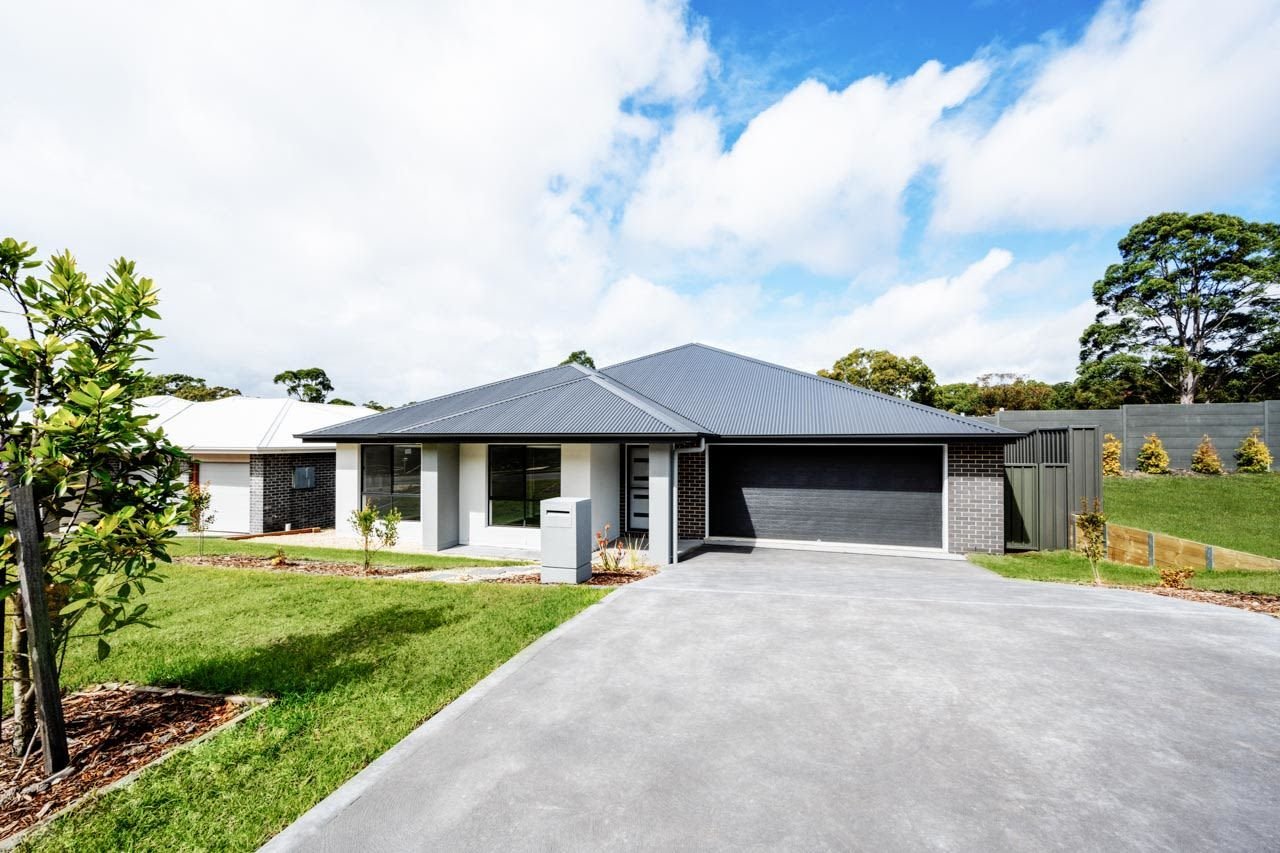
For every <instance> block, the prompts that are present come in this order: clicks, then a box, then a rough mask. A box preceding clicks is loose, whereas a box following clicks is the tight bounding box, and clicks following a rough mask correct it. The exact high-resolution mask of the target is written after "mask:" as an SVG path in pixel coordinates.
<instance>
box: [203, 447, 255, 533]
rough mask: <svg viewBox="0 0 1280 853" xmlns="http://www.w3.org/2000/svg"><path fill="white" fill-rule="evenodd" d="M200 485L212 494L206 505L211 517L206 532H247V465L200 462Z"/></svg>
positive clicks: (240, 463) (242, 463) (243, 463)
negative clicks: (211, 514)
mask: <svg viewBox="0 0 1280 853" xmlns="http://www.w3.org/2000/svg"><path fill="white" fill-rule="evenodd" d="M200 485H202V486H204V487H205V488H206V489H208V490H209V491H210V492H212V493H213V499H212V500H211V501H210V502H209V510H210V512H212V513H213V516H214V518H213V523H212V524H210V525H209V529H210V530H216V531H218V532H220V533H248V532H249V463H248V462H201V463H200Z"/></svg>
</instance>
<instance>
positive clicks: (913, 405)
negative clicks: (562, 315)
mask: <svg viewBox="0 0 1280 853" xmlns="http://www.w3.org/2000/svg"><path fill="white" fill-rule="evenodd" d="M685 347H700V348H701V349H705V350H711V351H712V352H718V353H720V354H721V355H727V356H732V357H733V358H740V359H742V360H743V361H751V362H754V363H756V364H759V365H762V366H764V367H771V368H773V369H774V370H781V371H783V372H786V373H794V374H795V375H797V376H802V377H804V378H806V379H815V380H817V381H818V382H829V383H831V384H832V385H835V386H837V387H839V388H844V389H845V390H847V391H852V392H854V393H855V394H858V393H860V394H866V395H868V396H871V397H879V398H880V399H883V400H887V401H889V402H893V403H897V404H898V405H900V406H905V407H906V408H909V409H915V410H917V411H925V412H928V413H930V414H932V415H938V416H940V417H943V418H946V419H948V420H951V421H955V422H956V423H962V424H966V425H976V426H979V427H980V428H983V429H987V430H989V431H990V432H992V433H994V434H997V435H999V434H1001V433H1005V432H1016V430H1009V429H1006V428H1005V427H1001V426H998V425H993V424H987V423H977V422H975V421H974V420H973V419H972V418H966V417H963V416H961V415H956V414H952V413H951V412H947V411H943V410H942V409H939V408H938V407H936V406H928V405H925V404H924V403H917V402H915V401H914V400H904V399H902V398H901V397H895V396H893V395H892V394H885V393H883V392H880V391H873V390H872V389H870V388H864V387H863V386H861V385H854V384H852V383H849V382H841V381H840V380H838V379H829V378H827V377H826V376H819V375H818V374H816V373H809V372H807V371H804V370H799V369H797V368H795V367H788V366H786V365H785V364H776V363H774V362H772V361H765V360H764V359H762V358H756V357H754V356H750V355H743V354H742V353H740V352H733V351H732V350H727V349H721V348H720V347H713V346H711V345H710V344H704V343H699V342H697V341H692V342H690V343H687V344H683V345H681V346H678V347H672V348H671V349H668V350H663V351H662V352H655V353H653V355H662V354H663V353H666V352H672V351H673V350H677V349H684V348H685ZM649 357H650V356H641V358H649ZM640 360H641V359H632V361H640ZM627 363H629V362H622V364H627ZM618 366H620V365H610V366H609V368H605V369H606V370H608V369H610V368H613V367H618Z"/></svg>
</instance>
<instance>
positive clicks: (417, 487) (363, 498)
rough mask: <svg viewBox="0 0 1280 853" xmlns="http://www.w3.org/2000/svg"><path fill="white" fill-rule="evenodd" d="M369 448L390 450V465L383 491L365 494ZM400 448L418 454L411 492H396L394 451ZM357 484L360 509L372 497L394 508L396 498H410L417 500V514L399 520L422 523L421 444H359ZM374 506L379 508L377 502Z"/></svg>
mask: <svg viewBox="0 0 1280 853" xmlns="http://www.w3.org/2000/svg"><path fill="white" fill-rule="evenodd" d="M371 447H389V448H391V465H390V467H389V469H388V471H387V477H388V485H387V489H386V490H385V491H382V490H378V491H374V492H367V491H366V490H365V449H366V448H371ZM402 447H408V448H412V449H413V450H415V451H417V453H418V473H417V476H416V477H413V478H412V481H413V483H414V488H413V489H412V490H411V491H397V490H396V476H395V470H396V464H395V463H396V449H397V448H402ZM359 484H360V507H364V505H365V503H366V502H367V499H368V498H369V497H373V498H376V499H386V500H388V501H389V503H390V506H391V507H394V506H395V499H396V498H406V497H409V496H412V497H414V498H417V502H418V509H417V512H416V513H414V514H413V516H412V517H410V516H408V515H404V516H403V517H402V518H401V520H402V521H407V522H412V523H418V522H420V521H422V445H421V444H396V443H394V442H368V443H364V444H361V445H360V466H359ZM374 505H375V506H381V504H380V503H379V502H378V501H375V504H374ZM384 514H385V512H384Z"/></svg>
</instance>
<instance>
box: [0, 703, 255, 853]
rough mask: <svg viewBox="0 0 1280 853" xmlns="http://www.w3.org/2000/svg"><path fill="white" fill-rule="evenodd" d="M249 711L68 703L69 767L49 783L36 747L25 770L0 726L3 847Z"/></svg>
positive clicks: (7, 726)
mask: <svg viewBox="0 0 1280 853" xmlns="http://www.w3.org/2000/svg"><path fill="white" fill-rule="evenodd" d="M245 709H246V706H245V705H244V704H237V703H234V702H231V701H229V700H228V699H227V698H226V697H205V696H192V695H189V694H186V693H180V692H175V691H171V690H166V691H156V692H151V691H141V690H138V689H136V688H133V687H130V686H128V685H104V686H102V687H98V688H94V689H91V690H87V691H82V692H80V693H74V694H72V695H70V696H67V697H66V698H65V699H64V700H63V713H64V714H65V717H66V725H67V735H68V737H69V738H70V741H71V743H70V746H71V765H70V767H68V768H67V769H66V770H63V771H62V772H61V773H59V774H56V775H55V776H54V777H51V778H50V779H45V776H44V767H43V764H42V762H41V756H40V751H39V747H38V746H37V747H36V748H35V749H34V750H33V751H32V754H31V755H30V756H28V757H27V759H26V762H25V764H24V762H23V759H22V757H21V756H15V755H13V753H12V751H11V750H10V749H9V745H10V743H11V741H10V731H11V729H12V727H13V721H12V719H9V720H6V721H5V722H4V724H3V726H0V733H2V734H3V742H2V743H0V839H4V838H8V837H9V836H10V835H13V834H14V833H16V832H21V831H22V830H24V829H27V828H28V827H30V826H32V825H34V824H36V823H38V822H39V821H40V820H42V819H43V818H45V817H47V816H49V815H52V814H55V813H56V812H58V811H60V810H61V809H63V808H65V807H66V806H68V805H70V804H71V803H73V802H75V801H76V800H78V799H80V798H81V797H83V796H85V795H86V794H89V793H92V792H93V791H96V790H99V789H101V788H103V787H106V786H107V785H110V784H111V783H112V782H115V781H116V780H118V779H121V778H123V777H125V776H127V775H128V774H130V773H132V772H134V771H136V770H138V769H140V768H142V767H144V766H145V765H147V764H149V763H151V762H152V761H155V760H156V759H157V758H159V757H161V756H162V755H164V754H165V753H167V752H169V751H170V750H173V749H175V748H177V747H179V746H181V745H182V744H184V743H187V742H189V741H191V740H194V739H195V738H198V737H200V735H202V734H204V733H205V732H207V731H209V730H211V729H214V728H216V727H217V726H219V725H221V724H223V723H225V722H227V721H228V720H230V719H232V718H234V717H235V716H236V715H237V714H240V713H241V712H243V711H244V710H245Z"/></svg>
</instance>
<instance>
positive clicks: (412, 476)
mask: <svg viewBox="0 0 1280 853" xmlns="http://www.w3.org/2000/svg"><path fill="white" fill-rule="evenodd" d="M421 493H422V448H421V447H418V446H417V445H416V444H366V445H363V446H362V447H361V448H360V503H361V504H362V505H363V504H364V503H366V502H372V503H373V505H374V506H376V507H377V508H378V511H379V512H381V513H384V514H385V513H388V512H390V511H391V510H392V509H398V510H400V518H401V520H403V521H420V520H421V519H422V494H421Z"/></svg>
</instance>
